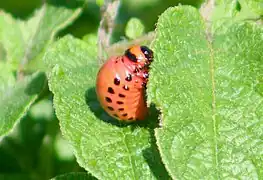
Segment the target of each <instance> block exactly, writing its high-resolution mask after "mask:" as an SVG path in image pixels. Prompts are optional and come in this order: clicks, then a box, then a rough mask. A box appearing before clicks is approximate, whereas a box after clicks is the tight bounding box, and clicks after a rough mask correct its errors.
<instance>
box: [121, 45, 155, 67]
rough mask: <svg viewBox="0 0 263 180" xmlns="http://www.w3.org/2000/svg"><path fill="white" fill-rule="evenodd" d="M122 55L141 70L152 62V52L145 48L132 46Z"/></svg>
mask: <svg viewBox="0 0 263 180" xmlns="http://www.w3.org/2000/svg"><path fill="white" fill-rule="evenodd" d="M124 55H125V56H126V57H127V58H128V59H129V60H130V61H132V62H134V63H136V64H137V65H138V66H139V67H141V68H143V67H145V66H149V65H150V63H151V62H152V61H153V51H152V50H150V49H149V48H148V47H147V46H138V45H136V46H132V47H131V48H129V49H127V50H126V51H125V54H124Z"/></svg>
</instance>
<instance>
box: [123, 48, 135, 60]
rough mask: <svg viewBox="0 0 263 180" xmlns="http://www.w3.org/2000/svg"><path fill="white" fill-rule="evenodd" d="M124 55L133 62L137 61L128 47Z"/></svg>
mask: <svg viewBox="0 0 263 180" xmlns="http://www.w3.org/2000/svg"><path fill="white" fill-rule="evenodd" d="M125 56H126V57H127V58H128V59H129V60H131V61H133V62H137V58H136V56H135V55H134V54H132V53H131V51H130V49H127V50H126V51H125Z"/></svg>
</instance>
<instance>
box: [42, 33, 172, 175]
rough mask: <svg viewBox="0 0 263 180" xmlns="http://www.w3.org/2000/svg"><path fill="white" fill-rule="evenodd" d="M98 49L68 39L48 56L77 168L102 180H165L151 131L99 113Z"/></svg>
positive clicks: (64, 130) (57, 104)
mask: <svg viewBox="0 0 263 180" xmlns="http://www.w3.org/2000/svg"><path fill="white" fill-rule="evenodd" d="M96 57H97V51H96V46H91V45H90V44H87V43H85V42H84V41H80V40H78V39H74V38H73V37H71V36H66V37H64V38H62V39H60V40H59V41H58V42H57V43H55V44H54V45H53V46H52V48H50V49H49V50H48V52H47V53H46V55H45V62H46V63H47V64H48V66H49V69H52V70H51V71H50V72H49V73H48V76H49V87H50V89H51V91H52V92H53V93H54V106H55V109H56V114H57V117H58V119H59V120H60V126H61V131H62V133H63V135H64V136H65V138H66V139H67V140H68V141H69V142H70V144H71V145H72V147H73V150H74V153H75V155H76V157H77V161H78V163H79V164H80V165H81V166H82V167H84V168H85V169H86V170H88V171H89V172H91V173H92V174H93V175H94V176H95V177H97V178H99V179H116V178H118V179H158V177H163V178H164V179H167V178H168V177H167V173H166V171H165V169H164V167H163V165H162V163H161V161H160V158H159V155H158V152H157V151H156V147H155V145H154V144H152V139H151V137H152V136H153V134H152V133H153V129H152V128H149V127H140V126H139V125H138V124H135V125H122V124H120V123H119V122H116V120H115V121H114V119H112V118H111V117H109V116H108V115H107V114H106V113H105V112H104V111H103V110H102V108H101V107H100V104H99V102H98V101H97V98H96V93H95V79H96V74H97V72H98V65H97V58H96Z"/></svg>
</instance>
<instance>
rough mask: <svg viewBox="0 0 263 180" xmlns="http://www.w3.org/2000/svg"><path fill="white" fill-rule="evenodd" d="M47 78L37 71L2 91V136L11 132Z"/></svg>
mask: <svg viewBox="0 0 263 180" xmlns="http://www.w3.org/2000/svg"><path fill="white" fill-rule="evenodd" d="M45 81H46V78H45V74H44V73H35V74H33V75H32V76H30V77H27V78H25V79H24V80H23V81H20V82H17V83H15V84H14V85H12V86H7V87H6V88H5V89H4V90H2V91H0V109H1V111H0V136H1V135H4V134H5V133H7V132H9V131H10V130H11V129H12V128H13V126H14V124H15V123H16V122H17V121H18V120H20V119H21V118H22V117H23V116H24V114H25V113H26V112H27V110H28V108H29V107H30V106H31V104H32V103H33V102H34V101H35V100H36V98H37V97H38V94H39V93H40V92H41V91H42V89H43V87H44V84H45Z"/></svg>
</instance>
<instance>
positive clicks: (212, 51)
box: [204, 26, 219, 179]
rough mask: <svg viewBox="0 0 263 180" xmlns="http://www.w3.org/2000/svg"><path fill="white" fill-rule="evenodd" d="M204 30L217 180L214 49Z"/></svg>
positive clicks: (208, 35) (207, 33)
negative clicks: (210, 91)
mask: <svg viewBox="0 0 263 180" xmlns="http://www.w3.org/2000/svg"><path fill="white" fill-rule="evenodd" d="M204 29H205V30H207V31H206V33H205V37H206V40H207V42H208V44H207V45H208V48H209V63H210V75H211V83H212V121H213V140H214V144H213V145H214V149H213V151H214V155H215V160H214V161H215V162H214V163H215V166H216V167H215V168H216V176H217V178H218V179H219V174H218V169H219V168H218V142H217V133H218V130H217V121H216V95H215V89H216V84H215V67H214V49H213V47H212V38H211V37H210V36H211V35H210V34H209V30H208V28H207V27H205V26H204Z"/></svg>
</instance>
